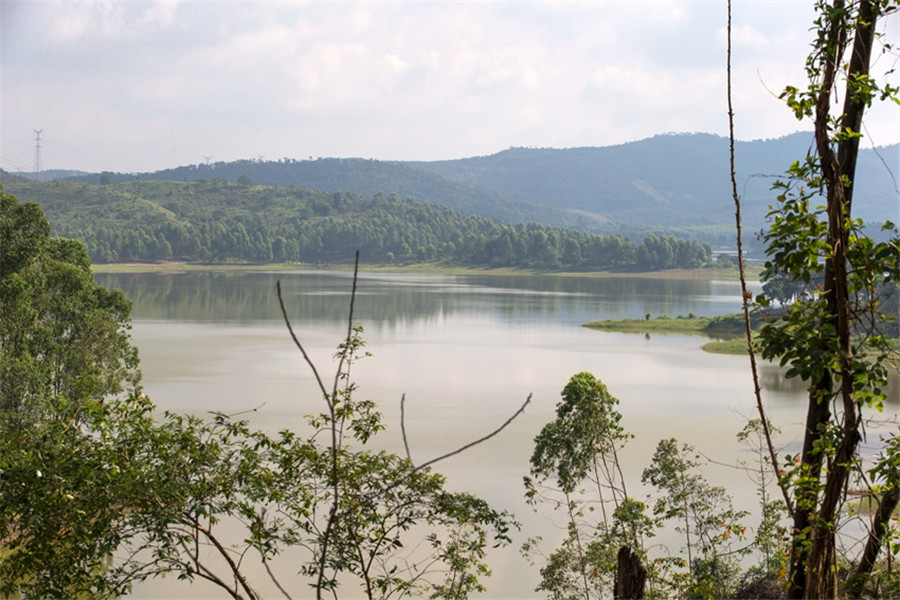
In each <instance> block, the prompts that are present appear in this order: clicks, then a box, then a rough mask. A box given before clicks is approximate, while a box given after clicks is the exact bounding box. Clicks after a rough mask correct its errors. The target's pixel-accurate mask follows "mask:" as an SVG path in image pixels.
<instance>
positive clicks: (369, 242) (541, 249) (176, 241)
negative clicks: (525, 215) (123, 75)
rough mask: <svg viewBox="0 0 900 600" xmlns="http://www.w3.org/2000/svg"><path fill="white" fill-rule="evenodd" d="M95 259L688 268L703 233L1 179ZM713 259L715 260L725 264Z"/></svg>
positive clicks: (294, 194) (165, 186) (384, 200)
mask: <svg viewBox="0 0 900 600" xmlns="http://www.w3.org/2000/svg"><path fill="white" fill-rule="evenodd" d="M9 189H10V190H11V191H15V192H17V194H18V196H19V197H21V198H22V199H23V200H33V201H36V202H38V203H39V204H41V205H42V207H43V208H44V210H45V211H46V212H47V217H48V219H49V220H50V222H51V224H52V225H53V230H54V232H55V233H57V234H59V235H61V236H64V237H69V238H73V239H78V240H81V241H83V242H84V244H85V246H86V247H87V249H88V254H89V255H90V257H91V260H92V261H93V262H96V263H115V262H141V261H145V262H153V261H161V260H181V261H188V262H190V261H199V262H208V263H231V262H246V263H269V262H306V263H321V262H326V263H334V262H346V260H347V259H348V250H350V251H352V250H353V249H359V250H360V252H361V256H362V260H363V262H367V263H385V262H387V263H390V262H396V263H404V264H405V263H435V262H442V263H447V264H458V265H466V266H478V267H484V266H487V267H518V268H537V269H571V270H600V269H623V270H645V271H648V270H660V269H672V268H683V269H695V268H700V267H704V266H710V265H711V264H713V262H714V259H713V250H712V247H711V246H710V245H709V244H701V243H700V242H699V241H697V240H688V239H683V238H680V237H676V236H674V235H671V234H660V235H656V234H652V233H651V234H649V235H647V236H646V237H645V238H644V240H643V241H641V242H634V241H632V240H631V239H629V238H627V237H626V238H623V237H621V236H618V235H600V234H595V233H588V232H586V231H581V230H576V229H568V228H561V227H550V226H545V225H541V224H538V223H529V224H516V225H511V224H505V223H501V222H498V221H494V220H492V219H488V218H485V217H477V216H470V215H464V214H462V213H460V212H458V211H455V210H452V209H449V208H445V207H442V206H439V205H437V204H430V203H420V202H416V201H415V200H413V199H405V200H401V199H399V198H398V197H397V196H396V195H391V196H385V195H384V194H380V193H379V194H375V195H374V196H372V197H365V196H358V195H356V194H350V193H341V192H321V191H315V190H306V189H303V190H301V189H292V188H273V187H267V186H257V185H252V184H248V183H244V184H239V183H228V182H226V181H223V180H212V181H208V180H206V181H197V182H191V183H183V182H156V181H146V182H145V181H133V182H122V183H111V184H107V185H93V184H83V183H73V182H51V183H39V184H14V185H10V186H9ZM728 264H729V263H727V262H724V261H723V262H720V263H719V265H720V266H728Z"/></svg>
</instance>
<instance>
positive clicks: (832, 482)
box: [788, 0, 875, 599]
mask: <svg viewBox="0 0 900 600" xmlns="http://www.w3.org/2000/svg"><path fill="white" fill-rule="evenodd" d="M831 10H832V11H833V14H842V13H843V11H845V10H847V8H846V7H845V5H844V2H843V1H842V0H834V2H833V3H832V7H831ZM823 18H824V17H823ZM845 18H846V17H843V16H841V17H835V18H834V20H833V21H832V23H831V27H830V29H829V30H828V32H827V40H826V47H825V48H823V49H822V51H823V52H826V53H829V58H828V60H827V62H826V66H825V69H824V71H823V73H822V75H821V81H820V82H819V83H820V86H821V87H820V90H821V91H820V92H819V99H818V103H817V105H816V116H815V135H816V149H817V152H818V155H819V164H820V169H821V173H822V177H823V179H824V180H825V185H826V189H827V207H826V208H827V216H828V240H827V241H828V245H829V247H830V248H831V251H832V252H831V256H830V257H828V258H827V259H826V262H825V282H824V285H825V287H824V290H823V293H824V297H825V304H826V306H825V312H824V314H823V319H822V325H823V326H824V327H823V329H822V331H829V332H832V333H830V335H829V336H828V338H827V339H823V340H822V343H821V347H822V349H823V350H826V348H828V347H829V346H830V347H834V345H837V347H838V348H839V349H840V352H841V355H842V366H840V367H839V369H840V371H839V372H838V373H837V374H839V375H842V377H841V378H840V381H841V389H840V390H838V394H839V396H840V399H841V405H842V414H841V418H842V426H841V430H840V437H839V439H838V442H837V443H838V447H837V451H836V455H835V456H834V457H833V458H832V460H831V461H830V465H829V467H830V468H829V469H828V472H827V475H826V478H825V482H824V487H823V488H822V489H821V491H819V490H818V489H813V490H812V491H810V492H803V494H806V497H805V498H804V497H802V495H798V499H797V510H796V512H795V514H794V539H793V545H792V548H791V562H790V567H791V573H790V585H789V589H788V596H789V597H790V598H809V599H812V598H817V599H818V598H834V597H836V595H837V571H836V565H835V539H834V527H835V524H836V515H837V508H838V506H839V503H840V500H841V497H842V495H843V492H844V490H845V488H846V485H847V482H848V480H849V475H850V467H849V465H850V461H851V460H852V459H853V457H854V455H855V454H856V449H857V446H858V444H859V441H860V431H859V427H860V417H859V406H858V404H857V402H856V399H855V398H854V396H853V393H852V389H851V382H850V378H849V377H848V373H847V372H846V370H845V368H844V367H843V364H846V360H847V359H848V358H849V357H850V355H851V347H850V302H849V290H848V285H847V273H846V268H847V258H846V256H847V255H846V252H847V242H848V237H849V236H848V229H847V224H848V221H849V219H850V208H851V204H852V196H853V182H854V177H855V174H856V173H855V171H856V157H857V153H858V150H859V139H858V138H857V137H853V136H850V137H847V138H844V139H842V141H841V142H840V143H839V144H838V146H837V150H836V151H835V150H833V145H832V141H831V139H832V138H831V133H832V132H831V124H830V113H829V111H830V109H831V103H832V91H833V88H834V85H835V78H836V75H837V73H838V71H839V69H840V66H841V59H842V55H843V50H844V48H845V46H846V41H847V39H846V38H847V31H848V30H852V31H853V32H854V40H853V48H852V52H851V57H850V64H849V68H848V72H847V78H848V81H849V80H851V79H852V78H855V77H864V76H867V75H868V72H869V60H870V57H871V51H872V46H873V45H874V40H875V17H874V14H873V10H872V3H871V1H870V0H861V1H860V3H859V9H858V15H857V20H856V22H855V23H854V24H852V28H851V27H850V24H847V23H845V21H844V19H845ZM845 94H846V97H845V101H844V114H843V118H842V120H841V125H840V127H841V130H842V131H853V132H859V131H860V128H861V126H862V117H863V112H864V111H865V103H864V102H860V101H859V98H858V95H857V94H853V93H850V91H849V90H847V91H846V92H845ZM823 338H824V336H823ZM835 374H836V373H835V372H834V371H833V370H831V369H826V370H825V371H824V372H823V374H822V375H821V377H820V378H819V380H818V381H817V382H816V384H815V386H814V388H813V391H812V392H811V393H810V398H809V408H808V412H807V422H806V432H805V436H804V443H803V453H802V456H801V461H802V467H803V468H804V469H805V471H806V472H805V473H804V475H808V476H810V477H811V478H813V480H814V481H818V480H819V477H820V475H821V470H822V460H823V455H822V453H821V451H820V450H819V449H818V448H819V447H820V444H819V442H821V441H822V437H823V434H824V433H825V431H824V430H825V428H826V427H827V426H828V424H829V422H830V420H831V414H830V408H829V403H830V402H831V394H832V391H833V387H834V377H835Z"/></svg>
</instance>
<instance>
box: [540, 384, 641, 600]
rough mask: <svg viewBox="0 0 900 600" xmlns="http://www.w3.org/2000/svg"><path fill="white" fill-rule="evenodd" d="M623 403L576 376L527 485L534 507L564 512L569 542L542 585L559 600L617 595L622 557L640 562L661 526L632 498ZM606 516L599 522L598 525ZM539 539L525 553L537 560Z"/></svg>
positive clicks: (547, 567)
mask: <svg viewBox="0 0 900 600" xmlns="http://www.w3.org/2000/svg"><path fill="white" fill-rule="evenodd" d="M618 403H619V401H618V399H617V398H616V397H615V396H613V395H612V394H610V393H609V391H608V390H607V388H606V386H605V385H604V384H603V382H601V381H599V380H597V379H596V378H595V377H594V376H593V375H591V374H590V373H586V372H582V373H577V374H575V375H573V376H572V378H571V379H570V380H569V382H568V383H567V384H566V386H565V387H564V388H563V390H562V400H561V401H560V402H559V403H558V404H557V406H556V420H554V421H552V422H550V423H547V424H546V425H545V426H544V427H543V428H542V429H541V431H540V433H539V434H538V435H537V437H535V440H534V452H533V453H532V455H531V474H530V476H529V477H526V478H525V490H526V498H527V500H528V502H529V503H530V504H532V505H537V504H538V503H542V502H543V503H548V504H550V505H551V506H554V507H555V508H557V509H558V510H562V511H564V513H565V515H566V520H567V532H568V535H567V537H566V539H565V540H564V541H563V543H562V545H561V546H560V547H559V548H557V549H556V550H554V551H553V552H552V553H551V554H550V555H549V556H548V557H546V559H545V564H544V565H543V566H542V567H541V576H542V580H541V584H540V586H539V587H538V590H544V591H547V592H549V593H550V594H551V597H553V598H559V599H562V598H580V599H585V600H587V599H590V598H600V597H603V596H604V595H606V594H604V589H606V590H607V592H608V591H611V590H612V587H613V583H614V580H615V574H616V572H617V567H618V551H619V549H620V548H621V547H625V546H627V547H628V548H630V550H631V551H632V552H633V553H634V554H635V556H636V558H637V559H638V560H640V559H642V558H644V557H645V556H646V552H645V550H644V543H643V539H644V537H645V536H648V535H652V529H653V524H652V523H651V522H650V520H649V519H648V518H647V517H646V516H645V514H644V508H645V507H644V504H643V503H642V502H640V501H639V500H635V499H634V498H631V497H629V496H628V494H627V491H626V485H625V477H624V475H623V473H622V469H621V466H620V464H619V458H618V453H619V452H620V451H621V450H622V449H623V448H624V446H625V444H626V443H627V442H628V440H629V439H631V438H632V437H633V436H632V435H631V434H629V433H627V432H626V431H625V429H624V428H623V427H622V425H621V420H622V415H621V414H620V413H619V411H618V409H617V408H616V406H617V405H618ZM594 512H598V513H599V515H600V516H599V518H597V519H593V518H591V515H592V513H594ZM539 541H540V540H538V539H532V540H529V541H528V542H527V543H526V544H525V547H524V548H523V551H524V553H525V554H526V556H529V557H535V556H536V555H537V554H538V552H539V549H538V545H539Z"/></svg>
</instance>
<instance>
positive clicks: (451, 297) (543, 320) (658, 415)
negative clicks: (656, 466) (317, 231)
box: [97, 271, 900, 598]
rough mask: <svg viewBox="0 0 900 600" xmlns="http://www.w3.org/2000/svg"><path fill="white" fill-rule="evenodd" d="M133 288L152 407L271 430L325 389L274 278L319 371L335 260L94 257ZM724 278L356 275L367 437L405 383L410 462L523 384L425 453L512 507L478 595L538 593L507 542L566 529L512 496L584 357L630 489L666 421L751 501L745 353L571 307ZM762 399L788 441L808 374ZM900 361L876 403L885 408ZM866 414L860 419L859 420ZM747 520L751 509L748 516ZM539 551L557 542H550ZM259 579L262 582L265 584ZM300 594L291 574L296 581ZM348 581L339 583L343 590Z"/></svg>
mask: <svg viewBox="0 0 900 600" xmlns="http://www.w3.org/2000/svg"><path fill="white" fill-rule="evenodd" d="M97 280H98V281H99V282H100V283H101V284H103V285H105V286H108V287H118V288H121V289H122V290H124V291H125V293H126V294H127V295H128V296H129V297H130V298H131V299H132V300H133V301H134V311H133V323H134V330H133V337H134V341H135V343H136V344H137V345H138V347H139V349H140V353H141V364H142V370H143V373H144V388H145V391H146V392H147V393H148V394H149V395H150V397H151V398H152V399H153V400H154V402H156V404H157V405H158V406H159V407H160V408H161V409H167V410H172V411H180V412H189V413H195V414H205V413H207V412H209V411H222V412H225V413H239V412H243V411H251V410H252V411H254V412H252V413H248V414H246V415H244V417H245V418H249V419H250V420H251V421H252V422H253V423H254V424H255V425H256V426H258V427H260V428H264V429H268V430H273V431H274V430H277V429H281V428H285V427H294V428H297V429H300V428H302V427H303V423H304V421H303V415H305V414H309V413H312V412H317V411H318V410H320V408H321V404H320V403H321V399H320V398H319V396H318V394H317V388H316V387H315V384H314V380H313V376H312V373H311V372H310V370H309V369H308V368H307V367H306V365H305V364H304V362H303V360H302V357H301V355H300V354H299V352H298V351H297V349H296V348H295V346H294V345H293V342H292V341H291V339H290V337H289V334H288V332H287V330H286V329H285V326H284V323H283V321H282V317H281V312H280V309H279V307H278V300H277V295H276V281H278V280H281V283H282V288H283V290H284V296H285V300H286V304H287V308H288V312H289V315H290V318H291V320H292V323H293V326H294V329H295V331H296V333H297V334H298V336H299V337H300V339H301V341H302V342H303V344H304V346H305V347H306V349H307V351H308V353H309V354H310V355H311V356H312V358H313V360H314V361H315V363H316V365H317V368H318V370H319V372H320V373H323V374H331V373H333V372H332V371H331V369H332V368H333V366H334V363H333V362H332V359H331V357H332V355H333V354H334V352H335V348H336V346H337V344H338V343H340V342H341V341H342V339H343V337H344V336H345V335H346V331H347V312H348V307H349V299H350V289H351V285H352V276H351V274H350V273H349V272H344V271H334V272H332V271H296V272H284V271H280V272H278V273H266V272H244V273H222V272H210V273H183V274H168V275H167V274H98V275H97ZM740 306H741V304H740V288H739V284H738V283H737V282H722V281H665V280H649V279H639V278H627V277H623V278H613V279H608V278H602V279H601V278H586V277H577V278H576V277H572V278H566V277H554V276H487V275H465V276H450V275H421V274H387V273H376V274H367V273H365V272H363V273H362V274H361V276H360V279H359V283H358V290H357V298H356V305H355V316H354V321H356V322H358V323H361V324H362V325H363V327H364V328H365V334H364V336H365V339H366V342H367V349H368V350H369V351H371V352H372V354H373V356H372V357H371V358H366V359H364V360H361V361H359V362H357V363H356V364H355V366H354V368H353V378H354V380H355V381H356V382H357V383H358V385H359V388H360V389H359V392H358V393H359V394H361V395H363V396H365V397H366V398H368V399H372V400H375V401H377V402H378V403H379V405H380V407H381V409H382V411H383V413H384V415H385V418H386V421H387V423H388V430H387V431H386V432H384V433H383V434H381V436H380V442H379V443H380V444H382V445H383V446H384V447H387V448H388V449H391V450H394V451H397V452H402V449H403V442H402V438H401V436H400V398H401V396H402V395H403V394H405V395H406V428H407V432H408V436H409V443H410V448H411V451H412V454H413V458H414V461H415V462H419V463H421V462H425V461H426V460H429V459H431V458H433V457H435V456H438V455H442V454H444V453H446V452H449V451H451V450H454V449H456V448H457V447H459V446H461V445H463V444H465V443H467V442H469V441H472V440H474V439H477V438H479V437H481V436H483V435H485V434H487V433H488V432H490V431H492V430H493V429H495V428H496V427H497V426H499V425H500V424H501V423H503V422H504V421H505V420H506V419H507V418H508V417H509V416H510V415H512V414H513V413H514V412H515V411H516V410H517V409H518V408H519V406H520V405H521V404H522V403H523V402H524V400H525V398H526V397H527V396H528V395H529V394H531V395H532V401H531V404H530V405H529V407H528V408H527V410H526V412H525V414H524V415H523V416H521V417H520V418H519V419H517V420H516V421H515V422H513V423H512V424H511V425H510V427H509V428H508V429H507V430H505V431H504V432H503V433H502V434H501V435H499V436H497V437H495V438H493V439H491V440H490V441H489V442H487V443H485V444H482V445H480V446H478V447H476V448H473V449H471V450H469V451H468V452H466V453H464V454H462V455H458V456H455V457H453V458H451V459H449V460H447V461H445V462H443V463H440V464H439V465H437V466H436V470H438V471H440V472H442V473H444V474H446V475H447V477H448V481H449V485H450V487H452V488H455V489H467V490H470V491H472V492H474V493H477V494H478V495H480V496H482V497H484V498H486V499H487V500H489V501H490V502H492V503H493V505H494V506H495V507H497V508H506V509H509V510H512V511H514V512H515V514H516V516H517V517H518V519H519V520H520V521H521V522H522V524H523V530H522V532H521V534H520V535H519V536H518V537H517V539H516V541H515V546H513V547H508V548H506V549H503V550H500V551H497V552H495V553H494V554H493V555H492V558H491V564H492V567H493V569H494V577H492V578H491V579H489V580H488V581H487V585H488V592H487V593H486V594H485V597H486V598H536V597H541V595H540V594H538V593H536V592H534V591H533V590H534V587H535V586H536V585H537V583H538V581H539V576H538V574H537V570H536V569H535V568H534V567H531V566H530V565H529V564H528V563H527V562H526V561H525V560H524V559H523V558H522V557H521V556H520V555H519V552H518V546H519V545H520V544H521V542H522V541H524V540H525V538H526V537H528V536H532V535H536V534H540V535H543V536H544V537H545V538H546V539H548V540H552V539H555V538H558V537H559V536H560V535H561V532H560V530H559V527H560V526H561V525H562V524H563V523H562V519H560V518H559V517H557V516H555V515H553V514H551V513H549V512H548V511H545V510H544V509H541V512H540V513H535V512H534V511H532V509H531V508H530V507H528V506H527V505H526V504H525V502H524V500H523V495H522V492H523V488H522V477H523V476H524V475H526V474H527V473H528V459H529V457H530V455H531V451H532V448H533V445H532V443H533V439H534V436H535V435H536V434H537V433H538V431H540V429H541V427H543V425H544V424H545V423H547V422H548V421H551V420H552V419H553V418H554V410H555V406H556V403H557V401H558V400H559V394H560V390H561V389H562V388H563V386H564V385H565V384H566V383H567V382H568V380H569V378H570V377H571V376H572V375H574V374H575V373H578V372H580V371H589V372H591V373H593V374H594V375H595V376H596V377H598V378H599V379H601V380H602V381H603V382H604V383H605V384H606V385H607V386H608V388H609V390H610V392H611V393H612V394H613V395H614V396H616V397H617V398H619V400H620V402H621V404H620V410H621V412H622V414H623V424H624V427H625V428H626V429H628V430H629V431H631V432H633V433H634V434H635V439H634V440H633V441H632V442H631V443H630V444H629V446H628V447H626V449H625V451H624V453H623V454H624V456H623V457H622V458H623V464H624V467H625V470H626V477H627V479H628V483H629V493H631V494H632V495H634V496H638V497H642V496H643V495H644V494H645V493H646V492H645V491H642V490H641V488H640V475H641V471H642V470H643V468H644V467H646V466H647V465H648V464H649V460H650V457H651V456H652V454H653V451H654V449H655V447H656V444H657V442H658V441H659V440H660V439H661V438H668V437H675V438H678V439H679V440H681V441H684V442H688V443H690V444H692V445H694V446H696V448H697V449H698V450H699V451H700V452H701V453H703V454H704V455H706V456H708V457H710V458H713V459H714V460H715V463H712V464H710V466H709V469H708V471H707V476H708V479H709V480H710V481H711V482H712V483H715V484H717V485H724V486H726V487H727V488H728V489H729V491H731V493H732V495H733V496H734V498H735V504H736V505H737V506H738V507H739V508H747V509H753V508H754V507H755V506H756V498H755V495H754V494H755V492H754V484H753V482H752V481H751V480H750V479H749V478H748V477H747V476H746V475H745V474H743V472H741V471H737V470H735V469H733V468H730V467H727V466H723V465H722V463H724V464H726V465H727V464H735V463H737V462H738V461H739V460H752V456H751V455H750V454H749V453H748V452H747V451H746V450H744V449H743V448H742V447H741V446H740V445H739V444H738V443H737V442H736V440H735V434H736V433H737V432H738V431H739V430H740V429H741V428H742V427H743V425H744V423H745V422H746V420H747V419H748V418H751V417H754V416H756V414H755V408H754V406H755V405H754V397H753V387H752V382H751V378H750V373H749V367H748V364H749V363H748V359H747V358H746V357H735V356H720V355H713V354H707V353H705V352H703V351H702V350H701V349H700V347H701V346H702V345H703V343H704V342H705V341H706V338H703V337H698V336H683V335H656V334H654V335H652V336H644V335H636V334H619V333H605V332H597V331H592V330H589V329H586V328H584V327H582V324H584V323H586V322H589V321H593V320H597V319H611V318H629V317H637V318H642V317H643V316H644V314H645V313H648V312H649V313H650V314H651V315H653V316H657V315H669V316H673V317H674V316H677V315H688V314H689V313H694V314H696V315H700V316H713V315H720V314H726V313H734V312H738V311H739V310H740ZM761 376H762V383H763V386H764V392H763V393H764V398H765V401H766V402H767V404H768V405H769V410H770V415H771V418H772V420H773V421H774V422H775V423H776V424H777V425H778V426H779V427H780V428H781V430H782V432H783V434H782V436H781V437H780V439H779V443H780V444H781V445H782V446H784V447H785V448H792V447H797V446H798V444H799V441H800V439H801V430H800V429H801V427H800V424H801V423H802V420H803V417H804V414H805V401H804V397H803V396H804V389H803V385H802V384H801V383H800V382H797V381H792V380H790V381H785V380H784V379H783V377H782V376H781V373H780V371H779V369H778V368H777V367H776V366H773V365H770V364H763V365H761ZM898 389H900V388H898V386H897V382H896V378H895V380H894V382H893V384H892V387H891V391H890V394H891V398H890V401H889V403H888V406H887V408H886V410H885V413H884V414H883V415H882V418H883V419H885V420H888V421H890V422H893V423H896V420H897V419H896V413H897V411H898V409H900V399H898V394H900V392H898ZM878 427H879V425H878V424H873V425H872V427H871V428H870V429H869V433H870V437H871V438H872V439H875V436H873V435H872V433H873V431H877V429H878ZM750 525H751V526H752V525H753V523H750ZM546 549H547V550H548V551H549V550H550V549H552V546H551V545H549V544H548V546H547V548H546ZM260 587H261V588H262V589H263V590H265V591H267V592H269V593H272V594H273V595H274V594H275V592H276V590H274V589H273V590H271V591H270V590H267V588H266V587H265V585H262V586H260ZM293 589H294V591H296V592H297V593H298V596H299V597H303V596H304V595H306V594H304V590H305V589H306V588H305V587H304V585H303V583H302V582H298V584H297V585H296V586H294V587H293ZM348 591H349V590H348ZM134 595H135V596H136V597H172V596H182V597H195V598H196V597H213V596H217V595H220V594H217V591H216V589H215V588H211V587H206V586H205V585H201V584H195V585H194V586H192V587H191V586H188V585H187V584H183V583H179V582H177V581H174V580H172V581H169V580H165V581H156V582H150V583H147V584H144V585H142V586H140V587H138V588H136V589H135V594H134Z"/></svg>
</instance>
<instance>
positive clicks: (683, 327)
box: [584, 314, 747, 354]
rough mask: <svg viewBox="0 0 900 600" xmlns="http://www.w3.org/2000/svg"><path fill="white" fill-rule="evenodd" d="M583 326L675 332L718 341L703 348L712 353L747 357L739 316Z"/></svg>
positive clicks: (603, 323) (630, 320) (589, 325)
mask: <svg viewBox="0 0 900 600" xmlns="http://www.w3.org/2000/svg"><path fill="white" fill-rule="evenodd" d="M584 327H587V328H589V329H598V330H600V331H616V332H619V333H675V334H681V335H705V336H707V337H710V338H718V339H715V340H713V341H710V342H708V343H706V344H704V345H703V349H704V350H705V351H707V352H713V353H716V354H747V341H746V337H745V333H744V317H743V315H741V314H733V315H722V316H720V317H694V316H690V315H689V316H687V317H675V318H672V317H665V316H663V317H656V318H655V319H646V318H645V319H614V320H607V321H593V322H591V323H586V324H585V325H584Z"/></svg>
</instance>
